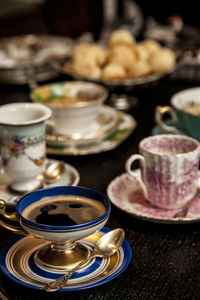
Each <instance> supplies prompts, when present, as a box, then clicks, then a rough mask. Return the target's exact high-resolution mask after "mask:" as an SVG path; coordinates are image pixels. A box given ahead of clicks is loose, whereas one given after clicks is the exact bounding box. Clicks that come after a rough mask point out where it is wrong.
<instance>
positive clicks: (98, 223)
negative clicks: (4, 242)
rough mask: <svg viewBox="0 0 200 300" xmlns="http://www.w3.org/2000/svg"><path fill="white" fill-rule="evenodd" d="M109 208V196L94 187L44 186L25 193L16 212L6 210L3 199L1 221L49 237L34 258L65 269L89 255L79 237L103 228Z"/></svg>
mask: <svg viewBox="0 0 200 300" xmlns="http://www.w3.org/2000/svg"><path fill="white" fill-rule="evenodd" d="M110 209H111V205H110V201H109V200H108V198H107V197H106V196H105V195H103V194H102V193H100V192H97V191H95V190H92V189H88V188H83V187H72V186H59V187H51V188H44V189H41V190H37V191H34V192H31V193H29V194H26V195H25V196H23V197H22V198H21V199H20V200H19V201H18V203H17V205H16V212H14V213H7V212H6V203H5V202H4V201H3V200H0V215H1V219H0V225H1V226H3V227H4V228H6V229H8V230H11V231H12V232H14V233H17V234H23V235H31V236H33V237H35V238H41V239H44V240H46V241H47V242H46V245H45V246H43V247H42V248H40V249H39V250H38V251H37V252H36V253H35V257H34V259H35V262H36V264H37V265H38V266H39V267H40V268H42V269H44V270H48V271H55V270H56V272H61V273H62V272H63V271H67V270H71V269H72V268H74V267H75V266H76V265H77V264H78V263H80V262H81V261H82V260H83V259H85V258H87V257H88V256H89V254H90V247H86V246H85V245H83V244H82V243H81V242H77V241H78V240H81V239H83V238H85V237H87V236H90V235H92V234H93V233H95V232H96V231H99V230H100V229H101V228H103V227H104V225H105V224H106V222H107V220H108V218H109V214H110ZM16 222H17V223H16ZM11 223H12V224H11Z"/></svg>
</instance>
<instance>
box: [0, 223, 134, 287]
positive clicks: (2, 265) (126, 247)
mask: <svg viewBox="0 0 200 300" xmlns="http://www.w3.org/2000/svg"><path fill="white" fill-rule="evenodd" d="M111 230H112V229H110V228H108V227H103V228H102V229H101V230H99V232H103V233H104V234H105V233H107V232H109V231H111ZM23 238H27V237H24V236H22V235H18V234H16V235H14V237H12V238H11V239H10V240H9V241H8V242H7V243H6V244H4V245H3V247H1V249H0V253H1V254H2V255H1V256H0V270H1V271H2V273H3V274H4V275H5V276H6V277H7V278H8V279H9V280H12V281H14V282H15V283H17V284H19V285H21V286H24V287H27V288H31V289H34V290H40V291H41V290H42V287H41V286H37V285H33V284H30V283H27V282H24V281H22V280H20V279H19V278H18V277H15V276H14V275H13V274H12V273H11V272H10V271H9V270H8V268H7V264H6V257H7V252H8V251H9V249H10V247H11V246H13V245H14V244H15V243H16V242H17V241H18V240H20V239H23ZM120 248H121V249H122V251H123V259H122V262H121V265H120V268H119V269H118V270H115V271H114V273H113V274H110V275H109V276H108V277H106V278H104V279H99V280H98V281H95V282H93V283H90V284H89V285H85V286H79V287H75V288H66V287H65V288H62V289H60V290H59V291H58V292H72V291H80V290H86V289H89V288H93V287H97V286H100V285H102V284H105V283H107V282H109V281H111V280H113V279H115V278H116V277H118V276H119V275H120V274H121V273H123V272H124V271H125V270H126V269H127V267H128V266H129V264H130V262H131V259H132V248H131V246H130V244H129V242H128V241H127V239H124V240H123V243H122V245H121V247H120ZM125 252H126V255H124V253H125Z"/></svg>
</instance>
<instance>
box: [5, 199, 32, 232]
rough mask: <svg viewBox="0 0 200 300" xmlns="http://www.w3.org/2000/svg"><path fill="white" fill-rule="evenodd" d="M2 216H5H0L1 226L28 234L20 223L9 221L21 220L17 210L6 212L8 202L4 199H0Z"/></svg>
mask: <svg viewBox="0 0 200 300" xmlns="http://www.w3.org/2000/svg"><path fill="white" fill-rule="evenodd" d="M0 216H2V217H3V219H2V218H0V226H2V227H4V228H5V229H8V230H10V231H12V232H14V233H17V234H23V235H28V233H27V232H26V231H25V230H24V229H23V228H22V227H21V226H20V225H14V224H10V223H9V221H12V222H17V223H19V220H18V217H17V215H16V213H15V212H14V213H7V212H6V203H5V201H4V200H2V199H0ZM7 221H8V222H7Z"/></svg>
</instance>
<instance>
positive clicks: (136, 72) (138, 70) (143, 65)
mask: <svg viewBox="0 0 200 300" xmlns="http://www.w3.org/2000/svg"><path fill="white" fill-rule="evenodd" d="M150 73H151V67H150V65H149V63H148V62H147V61H145V60H140V61H137V62H136V63H135V64H134V65H133V66H132V67H131V69H130V72H129V76H130V77H131V78H137V77H142V76H146V75H148V74H150Z"/></svg>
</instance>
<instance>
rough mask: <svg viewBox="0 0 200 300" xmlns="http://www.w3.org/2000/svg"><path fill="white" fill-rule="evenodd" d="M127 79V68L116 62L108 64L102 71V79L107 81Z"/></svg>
mask: <svg viewBox="0 0 200 300" xmlns="http://www.w3.org/2000/svg"><path fill="white" fill-rule="evenodd" d="M126 77H127V74H126V71H125V68H124V67H123V66H122V65H120V64H118V63H116V62H111V63H109V64H107V65H106V66H105V67H104V69H103V71H102V78H103V79H106V80H123V79H125V78H126Z"/></svg>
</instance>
